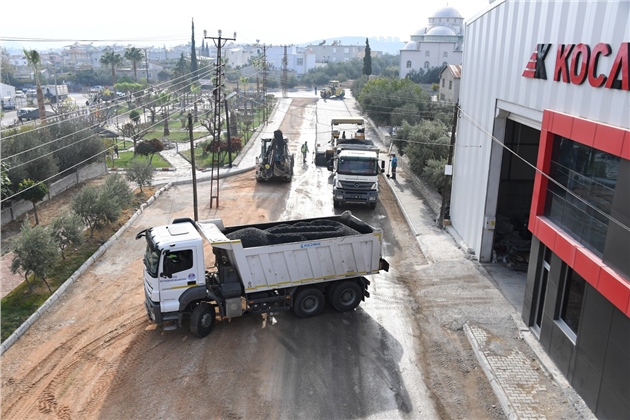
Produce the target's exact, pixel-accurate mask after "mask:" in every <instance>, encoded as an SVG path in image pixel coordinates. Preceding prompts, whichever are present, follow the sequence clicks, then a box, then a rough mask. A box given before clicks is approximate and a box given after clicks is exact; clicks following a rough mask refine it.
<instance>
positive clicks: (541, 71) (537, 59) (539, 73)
mask: <svg viewBox="0 0 630 420" xmlns="http://www.w3.org/2000/svg"><path fill="white" fill-rule="evenodd" d="M550 48H551V44H538V45H537V47H536V51H534V52H533V53H532V56H531V57H530V58H529V62H528V63H527V66H525V70H524V71H523V77H527V78H530V79H545V80H547V68H546V67H545V57H547V53H548V52H549V49H550Z"/></svg>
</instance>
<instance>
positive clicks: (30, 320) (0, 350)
mask: <svg viewBox="0 0 630 420" xmlns="http://www.w3.org/2000/svg"><path fill="white" fill-rule="evenodd" d="M191 182H192V181H191ZM172 185H173V183H172V182H170V183H168V184H166V185H165V186H163V187H162V188H160V189H159V190H158V191H156V192H155V194H154V195H152V196H151V197H150V198H149V200H147V202H146V203H144V204H142V205H141V206H140V208H139V209H138V210H136V212H135V213H134V214H133V215H132V216H131V218H129V220H128V221H127V223H125V224H124V225H123V226H122V227H121V228H120V229H118V231H117V232H116V233H115V234H113V235H112V236H111V237H110V238H109V239H108V240H107V242H105V243H104V244H103V245H101V246H100V247H99V248H98V249H97V250H96V252H94V254H92V256H90V257H89V258H88V259H87V260H86V261H85V262H84V263H83V265H81V267H79V268H78V269H77V270H76V271H75V272H74V273H72V275H70V277H68V279H67V280H66V281H64V282H63V284H62V285H61V286H59V288H58V289H57V290H55V292H54V293H53V294H52V295H51V296H50V297H49V298H48V299H46V301H45V302H44V303H43V304H42V306H40V307H39V308H37V310H36V311H35V313H33V315H31V316H30V317H28V318H27V319H26V321H24V323H22V325H20V326H19V328H18V329H17V330H15V331H14V332H13V334H11V335H10V336H9V337H7V339H6V340H4V341H3V342H2V344H0V356H2V355H3V354H4V352H5V351H7V350H8V349H9V348H10V347H11V346H12V345H13V344H15V342H16V341H17V340H18V339H19V338H20V337H22V336H23V335H24V334H25V333H26V331H28V329H29V328H30V327H31V326H32V325H33V324H34V323H35V322H36V321H37V320H38V319H39V318H40V317H41V316H42V315H43V314H44V312H46V311H47V310H48V308H50V307H51V306H52V305H53V304H55V303H56V302H57V301H58V300H59V298H60V297H61V295H63V294H64V293H65V291H66V290H67V289H68V287H70V285H71V284H72V283H74V282H75V281H76V280H77V279H78V278H79V277H81V275H82V274H83V273H85V271H86V270H87V269H88V268H89V267H90V266H91V265H92V264H94V263H95V262H96V260H97V259H98V258H99V257H100V256H101V255H103V254H104V253H105V251H106V250H108V249H109V248H111V246H112V245H113V243H114V241H117V240H118V238H119V237H120V236H121V235H122V234H123V233H124V232H125V230H127V228H128V227H129V226H131V223H133V221H135V220H136V219H137V218H138V216H139V215H140V214H141V213H142V212H143V211H144V209H145V208H146V207H147V206H149V205H150V204H151V203H153V202H154V201H155V199H156V198H157V197H159V196H160V194H161V193H163V192H164V191H166V190H168V189H169V188H170V187H171V186H172Z"/></svg>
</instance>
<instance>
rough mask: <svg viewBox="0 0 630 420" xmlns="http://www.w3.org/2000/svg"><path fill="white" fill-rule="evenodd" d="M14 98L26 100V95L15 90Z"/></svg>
mask: <svg viewBox="0 0 630 420" xmlns="http://www.w3.org/2000/svg"><path fill="white" fill-rule="evenodd" d="M15 97H16V98H26V95H25V94H24V92H22V91H20V90H16V91H15Z"/></svg>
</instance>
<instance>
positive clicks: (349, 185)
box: [341, 181, 374, 191]
mask: <svg viewBox="0 0 630 420" xmlns="http://www.w3.org/2000/svg"><path fill="white" fill-rule="evenodd" d="M373 184H374V183H373V182H357V181H342V182H341V187H342V188H343V189H344V190H349V191H353V190H354V191H364V190H370V189H372V185H373Z"/></svg>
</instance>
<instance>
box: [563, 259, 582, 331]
mask: <svg viewBox="0 0 630 420" xmlns="http://www.w3.org/2000/svg"><path fill="white" fill-rule="evenodd" d="M585 288H586V281H585V280H584V279H583V278H582V277H581V276H580V275H579V274H578V273H576V272H575V271H573V270H572V269H568V270H567V275H566V277H565V279H564V284H563V287H562V303H561V306H560V319H559V321H560V325H561V326H562V327H563V330H564V331H565V332H566V333H567V334H568V335H569V337H570V338H571V339H572V340H573V341H574V342H575V340H576V338H577V333H578V327H579V324H580V315H581V314H582V301H583V300H584V290H585ZM562 324H564V325H562ZM565 326H566V327H568V330H569V331H567V328H564V327H565Z"/></svg>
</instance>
